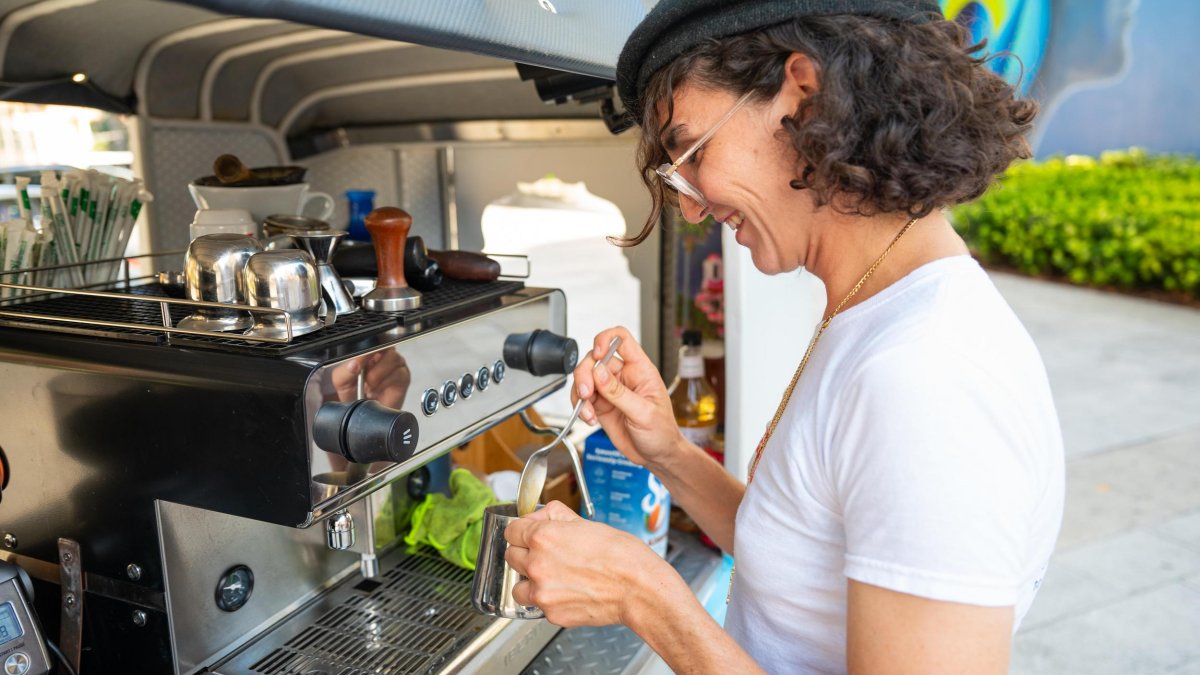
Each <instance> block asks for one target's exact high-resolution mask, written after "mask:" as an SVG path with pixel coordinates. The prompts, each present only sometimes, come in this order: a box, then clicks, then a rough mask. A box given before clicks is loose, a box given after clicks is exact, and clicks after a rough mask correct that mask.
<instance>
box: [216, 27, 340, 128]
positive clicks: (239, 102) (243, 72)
mask: <svg viewBox="0 0 1200 675" xmlns="http://www.w3.org/2000/svg"><path fill="white" fill-rule="evenodd" d="M310 30H312V29H308V28H302V29H299V30H297V31H295V32H294V33H292V34H293V35H299V34H302V33H307V32H309V31H310ZM334 35H335V37H326V38H322V39H320V40H313V41H308V42H301V43H297V44H291V45H287V46H282V47H269V48H266V49H262V50H259V51H255V52H251V53H244V54H242V55H240V56H237V57H236V58H233V59H231V60H229V61H228V62H226V63H224V64H223V65H221V67H220V68H219V69H218V70H217V71H216V72H215V77H214V79H213V81H212V86H211V87H210V91H211V96H212V118H213V119H218V120H242V121H244V120H249V119H250V96H251V94H252V93H253V91H254V87H253V84H254V82H255V80H256V79H257V78H258V75H259V73H261V72H263V69H264V68H266V66H267V64H269V63H271V62H272V61H276V60H278V59H281V58H284V57H286V56H289V55H292V54H301V53H307V52H312V51H316V50H320V49H324V48H327V47H332V46H335V45H344V44H349V43H354V42H361V41H362V40H363V38H360V37H358V36H355V35H349V34H346V33H335V34H334ZM255 44H262V43H252V44H251V45H247V46H254V45H255ZM209 67H212V62H210V64H209Z"/></svg>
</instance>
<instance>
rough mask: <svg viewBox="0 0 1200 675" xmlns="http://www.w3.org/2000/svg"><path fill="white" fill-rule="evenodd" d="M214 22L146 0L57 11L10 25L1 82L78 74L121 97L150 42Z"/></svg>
mask: <svg viewBox="0 0 1200 675" xmlns="http://www.w3.org/2000/svg"><path fill="white" fill-rule="evenodd" d="M45 1H46V0H43V2H45ZM14 14H15V13H14ZM9 16H10V13H9V12H6V13H5V17H6V19H7V18H8V17H9ZM215 18H218V15H216V14H213V13H212V12H207V11H204V10H200V9H195V8H192V7H185V6H182V5H177V4H174V3H163V2H148V1H147V0H100V1H97V2H92V3H90V4H85V5H78V6H74V7H68V8H65V9H59V10H57V11H54V12H52V13H50V14H46V15H43V16H39V17H37V18H34V19H31V20H28V21H22V22H20V23H19V25H15V26H12V30H13V32H12V37H11V38H10V39H9V41H8V45H7V49H6V51H5V53H4V70H3V79H4V80H5V81H10V82H32V81H37V80H49V79H53V78H66V77H70V76H71V75H72V74H73V73H79V72H82V73H86V74H87V76H88V77H89V78H91V80H92V82H93V83H94V84H95V85H96V86H98V87H99V88H100V89H102V90H103V91H105V92H107V93H109V94H111V95H113V96H116V97H118V98H122V97H125V96H128V95H129V93H130V92H131V91H132V89H133V77H134V70H135V68H136V66H137V62H138V58H139V57H140V56H141V54H142V51H143V50H144V49H145V47H146V44H147V43H148V42H149V41H150V40H151V39H153V38H156V37H158V36H160V35H166V34H168V33H172V32H174V31H177V30H181V29H183V28H187V27H189V26H193V25H196V24H198V23H202V22H205V21H211V20H213V19H215ZM5 23H8V22H7V21H5Z"/></svg>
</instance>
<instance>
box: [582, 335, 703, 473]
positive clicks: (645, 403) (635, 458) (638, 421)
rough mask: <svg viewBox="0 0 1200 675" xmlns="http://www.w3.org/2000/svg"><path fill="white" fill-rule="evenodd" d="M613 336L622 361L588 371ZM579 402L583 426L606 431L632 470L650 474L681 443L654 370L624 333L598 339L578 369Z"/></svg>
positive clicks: (597, 337) (657, 375)
mask: <svg viewBox="0 0 1200 675" xmlns="http://www.w3.org/2000/svg"><path fill="white" fill-rule="evenodd" d="M616 336H620V337H621V346H620V347H619V348H618V349H617V354H619V355H620V357H621V358H620V359H612V360H611V361H609V362H608V366H607V368H598V369H596V370H592V367H593V366H594V365H595V364H596V362H597V361H598V360H599V359H601V358H603V357H604V352H605V351H606V350H607V349H608V345H609V343H610V342H611V341H612V339H613V338H614V337H616ZM579 399H583V400H584V401H586V403H584V406H583V410H582V411H581V412H580V417H582V418H583V421H585V422H587V423H588V424H597V423H599V424H600V426H602V427H604V431H605V433H607V434H608V437H609V438H610V439H611V440H612V442H613V445H615V446H616V447H617V449H618V450H620V451H621V452H622V453H623V454H624V455H625V456H626V457H628V458H629V460H630V461H632V462H634V463H636V464H643V465H648V466H650V467H651V469H654V468H655V467H656V466H658V465H661V464H662V463H663V462H665V461H667V460H668V459H669V458H670V457H671V456H672V455H673V454H674V453H675V452H676V451H677V450H678V449H679V447H680V445H681V444H682V443H684V442H685V441H684V439H683V434H681V433H680V431H679V426H678V425H677V424H676V422H675V415H674V413H673V412H672V411H671V399H670V396H668V395H667V387H666V385H665V384H663V380H662V377H661V376H660V375H659V374H658V369H657V368H655V367H654V364H653V363H651V361H650V358H649V357H647V356H646V352H644V351H642V347H641V345H639V344H638V343H637V341H636V340H634V339H633V336H631V335H630V334H629V331H628V330H626V329H624V328H620V327H618V328H610V329H608V330H606V331H604V332H602V333H600V334H599V335H597V336H596V340H595V343H594V346H593V348H592V350H591V351H590V352H588V354H587V356H586V357H585V358H584V359H582V360H581V361H580V363H579V365H578V366H576V368H575V386H574V387H573V389H572V391H571V403H575V402H577V401H579Z"/></svg>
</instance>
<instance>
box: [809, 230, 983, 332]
mask: <svg viewBox="0 0 1200 675" xmlns="http://www.w3.org/2000/svg"><path fill="white" fill-rule="evenodd" d="M907 222H908V220H907V219H906V218H903V217H897V216H895V215H887V216H878V217H872V218H862V217H854V218H851V217H840V218H837V219H835V220H833V221H832V222H830V223H828V225H827V226H826V227H825V228H824V231H823V232H822V233H821V236H819V237H817V238H816V239H815V241H814V242H813V244H812V246H811V247H810V250H809V255H808V256H807V257H806V265H805V268H806V269H807V270H808V271H810V272H812V273H813V274H814V275H816V277H817V278H818V279H820V280H821V281H822V282H823V283H824V284H825V297H826V305H825V312H824V315H823V316H825V317H828V316H829V314H830V313H831V312H833V311H834V309H835V308H836V307H837V306H838V305H839V304H840V303H841V302H842V300H843V299H845V297H846V295H847V294H849V293H850V291H851V289H853V288H854V286H855V284H857V283H858V281H859V279H861V278H862V276H863V274H865V273H866V271H867V270H868V269H869V268H870V267H871V265H872V264H873V263H874V262H875V261H876V260H877V259H879V256H880V255H881V254H882V253H883V252H884V251H885V250H887V248H888V245H890V244H891V243H892V241H893V240H896V235H897V234H899V232H900V231H901V230H902V229H903V228H904V225H905V224H906V223H907ZM967 252H968V251H967V246H966V244H965V243H964V242H963V240H962V238H961V237H959V236H958V233H957V232H955V231H954V228H953V227H952V226H951V225H950V223H949V221H947V220H946V218H945V216H943V215H942V214H941V212H939V211H934V212H933V213H931V214H929V215H928V216H926V217H924V218H922V219H920V220H918V221H917V222H916V223H914V224H913V226H912V227H911V228H909V229H908V231H907V232H905V234H904V235H903V236H902V237H900V239H899V240H896V245H895V246H894V247H893V248H892V250H891V252H890V253H888V255H887V256H886V257H885V258H884V259H883V261H882V262H881V263H880V265H879V267H878V268H876V270H875V272H874V274H872V275H871V278H870V279H869V280H868V281H867V282H866V283H865V284H863V286H862V288H860V289H859V290H858V292H857V293H856V294H855V295H854V297H852V298H850V300H849V301H848V302H846V304H845V305H844V306H843V307H842V308H841V311H845V310H847V309H849V308H850V307H853V306H854V305H857V304H859V303H861V302H863V301H865V300H867V299H868V298H870V297H871V296H873V295H875V294H876V293H878V292H880V291H882V290H883V289H885V288H887V287H888V286H891V285H892V284H893V283H895V282H896V281H899V280H900V279H902V278H904V277H905V276H907V275H908V274H909V273H910V272H912V271H913V270H915V269H917V268H918V267H920V266H922V265H924V264H926V263H929V262H932V261H934V260H938V259H941V258H946V257H950V256H955V255H964V254H966V253H967Z"/></svg>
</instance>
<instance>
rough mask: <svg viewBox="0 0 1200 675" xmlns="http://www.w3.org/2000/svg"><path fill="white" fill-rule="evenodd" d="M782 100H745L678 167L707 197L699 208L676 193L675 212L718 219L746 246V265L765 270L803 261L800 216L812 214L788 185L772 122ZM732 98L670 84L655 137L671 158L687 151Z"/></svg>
mask: <svg viewBox="0 0 1200 675" xmlns="http://www.w3.org/2000/svg"><path fill="white" fill-rule="evenodd" d="M784 98H785V97H784V96H782V95H781V96H779V97H776V98H775V99H772V100H771V101H767V102H765V103H763V102H757V103H756V102H754V101H750V102H748V103H747V104H746V105H745V106H743V107H742V108H741V109H739V110H738V111H737V112H735V113H734V114H733V116H731V117H730V118H729V119H728V120H726V121H725V123H724V124H723V125H722V126H721V128H720V129H718V130H717V131H716V133H714V134H713V135H712V136H711V137H710V138H709V139H708V140H707V141H706V142H705V143H704V145H702V146H701V147H700V148H699V149H698V150H697V151H696V152H695V153H694V154H693V155H692V156H691V157H689V158H688V159H687V160H685V161H684V162H683V163H682V164H680V166H679V169H678V171H679V173H680V174H681V175H682V176H683V177H684V178H685V179H686V180H687V181H688V182H689V183H691V184H692V185H693V186H695V187H696V188H697V189H699V191H700V192H701V194H703V195H704V197H705V199H706V200H707V202H708V204H707V205H706V206H701V205H700V204H698V203H697V202H696V201H694V200H692V199H690V198H688V197H687V196H685V195H682V194H681V195H680V196H679V206H680V210H681V211H682V213H683V216H684V217H685V218H687V219H688V220H689V221H691V222H700V221H702V220H704V219H705V218H706V217H707V216H709V215H712V216H713V217H714V218H715V219H716V220H717V221H719V222H722V223H725V224H726V225H727V226H728V227H729V228H730V229H732V230H733V231H734V232H735V236H734V238H735V239H736V240H737V242H738V243H739V244H741V245H742V246H745V247H746V248H748V249H750V256H751V258H752V260H753V261H754V266H755V267H757V268H758V269H759V270H761V271H762V272H764V273H766V274H778V273H780V272H788V271H792V270H795V269H797V268H799V267H800V266H801V265H803V264H804V251H805V241H806V237H805V235H806V232H805V230H806V223H807V222H808V221H810V220H811V217H806V215H807V214H811V215H812V216H815V215H816V214H814V213H813V207H812V201H811V199H809V197H808V196H807V194H805V192H803V191H796V190H794V189H792V188H791V187H790V185H789V182H790V181H791V180H792V179H793V178H795V175H796V162H795V157H796V152H795V150H794V149H793V148H792V146H791V145H790V143H789V142H788V141H787V138H786V136H783V135H782V134H780V133H779V132H780V129H781V126H780V123H779V120H780V119H782V117H783V116H784V115H786V114H789V113H790V112H794V111H795V106H794V105H793V106H792V108H791V109H790V110H788V109H787V105H788V103H787V101H784V100H783V99H784ZM737 99H738V97H737V96H735V95H733V94H730V93H728V92H724V91H715V90H712V89H705V88H701V87H697V86H690V85H685V86H683V87H680V88H679V89H676V90H675V92H674V104H675V109H674V114H673V116H672V119H671V122H670V124H669V125H668V126H667V128H666V130H665V131H664V133H663V135H662V144H663V147H664V148H666V151H667V153H668V155H669V156H670V158H671V160H672V161H675V160H676V159H678V158H679V157H680V156H681V155H683V153H685V152H687V150H688V149H689V148H691V147H692V145H693V144H694V143H695V142H696V141H697V140H699V139H700V137H702V136H703V135H704V134H705V133H706V132H708V131H709V130H710V129H711V128H712V127H713V125H715V124H717V123H718V122H719V121H720V120H721V118H722V117H723V116H724V115H725V114H726V113H727V112H728V111H729V110H730V109H731V108H732V107H733V106H734V105H735V103H736V102H737ZM798 100H799V99H798V97H797V98H796V101H798ZM664 113H665V111H664Z"/></svg>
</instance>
